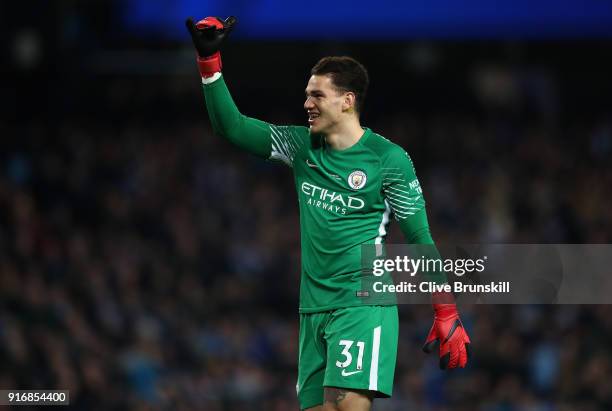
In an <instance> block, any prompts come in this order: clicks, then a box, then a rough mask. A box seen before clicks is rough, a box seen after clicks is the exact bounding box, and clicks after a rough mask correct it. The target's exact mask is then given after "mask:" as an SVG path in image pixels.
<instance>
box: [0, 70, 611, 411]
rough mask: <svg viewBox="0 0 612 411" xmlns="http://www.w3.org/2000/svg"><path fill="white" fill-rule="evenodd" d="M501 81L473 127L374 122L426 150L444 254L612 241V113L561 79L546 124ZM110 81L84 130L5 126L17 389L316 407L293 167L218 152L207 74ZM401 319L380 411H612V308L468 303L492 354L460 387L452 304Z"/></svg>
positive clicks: (2, 272) (238, 410)
mask: <svg viewBox="0 0 612 411" xmlns="http://www.w3.org/2000/svg"><path fill="white" fill-rule="evenodd" d="M479 78H480V82H479V83H478V84H476V85H475V93H476V94H475V97H474V99H475V100H479V101H480V104H481V106H478V105H477V107H481V109H478V108H477V109H476V110H475V111H473V112H466V111H456V112H454V111H450V110H439V111H429V112H427V113H422V112H419V111H418V110H411V109H410V108H409V107H408V108H407V107H403V106H402V105H401V104H398V105H391V104H389V106H387V107H385V109H381V108H380V107H379V108H374V109H373V112H374V115H371V116H370V117H369V118H368V117H367V116H366V119H369V122H368V121H366V123H365V125H366V126H369V127H371V128H372V129H374V130H375V131H377V132H379V133H381V134H383V135H385V136H386V137H388V138H390V139H391V140H393V141H395V142H397V143H399V144H400V145H402V146H403V147H404V148H406V150H407V151H408V152H409V153H410V154H411V156H412V159H413V161H414V163H415V166H416V170H417V175H418V176H419V179H420V180H421V185H422V186H423V189H424V195H425V198H426V200H427V203H428V214H429V218H430V224H431V229H432V234H433V237H434V239H435V240H436V241H438V242H445V243H452V242H465V243H469V242H471V243H478V242H499V243H504V242H506V243H609V242H610V241H612V207H610V204H612V192H611V191H610V187H612V162H610V159H611V158H612V118H610V117H606V116H605V115H604V114H605V113H604V114H602V113H596V114H597V115H594V116H591V117H589V118H583V117H571V116H568V117H561V116H560V115H559V114H558V113H557V112H556V109H555V108H554V104H552V103H551V102H553V103H554V101H555V100H554V99H555V97H554V95H553V94H554V93H552V94H551V92H550V90H548V89H547V88H546V87H543V86H542V84H544V86H545V85H546V83H545V82H544V83H542V82H541V81H540V82H537V81H536V82H535V83H529V84H531V85H528V86H526V87H527V89H526V90H528V91H529V90H530V91H533V93H531V94H529V93H527V94H526V96H527V97H525V98H527V101H530V102H533V104H534V105H535V107H536V112H537V113H536V114H537V115H536V116H532V117H530V116H529V115H526V114H525V113H523V112H521V111H520V110H517V108H516V107H517V106H520V105H518V103H517V101H524V100H521V99H520V98H519V99H518V100H517V99H514V100H513V97H512V96H514V94H513V92H512V91H511V90H510V91H509V87H508V86H507V85H505V83H504V76H503V73H502V74H500V73H499V72H490V71H487V72H485V73H481V75H480V77H479ZM96 82H98V84H97V85H96V86H91V85H89V86H88V87H92V89H91V90H89V89H86V90H87V93H89V94H90V95H91V96H92V98H91V99H89V100H86V101H87V106H88V107H87V108H83V107H75V105H79V104H82V101H85V100H82V101H81V103H79V102H76V103H75V102H74V101H70V99H69V98H66V99H62V100H61V101H58V102H57V103H58V104H60V105H64V106H65V107H67V109H66V110H72V109H74V112H75V113H76V112H78V113H79V114H78V115H70V116H66V117H65V118H53V119H52V120H54V121H53V122H51V123H50V116H47V117H45V116H41V115H38V116H33V118H30V119H29V120H28V121H23V122H11V121H8V120H7V121H4V122H3V123H2V124H0V128H1V129H2V134H3V135H4V136H9V137H8V138H6V139H4V141H3V142H2V143H1V144H2V147H3V148H2V150H1V152H0V159H1V161H0V364H1V366H0V389H69V390H70V401H71V405H72V406H71V408H73V409H79V410H178V411H188V410H206V411H250V410H253V411H255V410H271V411H285V410H296V409H298V406H297V401H296V398H295V390H294V388H295V381H296V375H297V374H296V367H297V364H296V363H297V342H298V340H297V328H298V323H297V321H298V314H297V296H298V287H299V265H300V256H299V221H298V209H297V202H296V194H295V192H294V187H293V180H292V176H291V172H290V170H289V169H286V168H284V167H282V166H278V165H273V164H269V163H267V162H265V161H261V160H258V159H256V158H254V157H252V156H250V155H248V154H245V153H241V152H239V151H238V150H237V149H236V148H235V147H232V146H231V145H230V144H229V143H228V142H225V141H223V140H221V139H220V138H219V137H216V136H213V135H212V133H211V131H210V128H209V122H208V119H207V117H206V112H205V108H204V103H203V98H202V96H201V91H200V90H199V85H198V81H197V80H196V79H194V78H193V77H190V78H189V79H187V80H186V79H165V80H164V81H163V82H162V81H151V79H146V81H144V80H140V82H138V81H132V80H125V79H118V78H112V77H110V78H102V79H96ZM533 84H536V86H535V87H533V86H532V85H533ZM67 87H68V86H67ZM301 87H302V85H300V86H299V88H298V90H301ZM230 88H232V83H231V81H230ZM510 89H512V87H510ZM233 90H234V91H235V93H234V94H235V97H236V100H237V101H238V103H239V106H241V107H242V105H241V102H243V101H247V100H248V101H250V103H249V102H247V103H246V106H249V104H251V106H253V105H254V104H257V103H259V101H258V100H257V98H256V97H251V98H250V100H249V95H248V93H247V92H246V91H240V88H239V87H237V86H234V88H233ZM491 90H492V91H491ZM547 90H548V91H547ZM519 91H520V90H519ZM82 92H83V91H82ZM84 93H85V92H84ZM508 96H510V97H508ZM530 96H535V97H533V99H532V97H530ZM275 98H276V99H277V100H278V102H279V103H280V104H286V102H284V101H281V100H282V96H276V97H275ZM509 99H510V100H509ZM300 104H301V102H298V109H299V107H301V106H300ZM482 107H485V108H482ZM509 107H510V108H509ZM520 107H523V106H520ZM49 110H51V108H49ZM58 110H59V111H58ZM366 110H367V108H366ZM538 110H540V111H538ZM528 111H529V110H528ZM51 112H52V113H60V114H59V115H61V109H58V108H57V107H56V108H55V111H53V110H52V111H51ZM538 113H539V114H538ZM247 114H249V113H247ZM54 115H55V114H54ZM304 118H305V117H304ZM264 119H265V120H268V121H272V122H277V123H283V122H287V121H289V122H292V123H294V124H295V123H298V124H299V123H300V122H302V123H303V122H304V121H303V120H304V119H302V118H298V117H296V118H291V117H290V116H288V115H287V114H286V110H283V109H281V108H279V109H278V113H277V114H275V111H274V108H271V109H270V112H269V113H268V115H267V116H266V117H265V118H264ZM390 241H395V242H402V238H401V236H400V235H399V231H398V230H397V228H395V229H394V230H393V231H392V234H391V238H390ZM400 319H401V332H400V345H399V350H398V367H397V370H396V378H395V391H394V396H393V397H392V398H391V399H387V400H377V401H376V403H375V407H374V409H375V410H376V411H399V410H419V411H444V410H453V411H468V410H470V411H473V410H479V411H603V410H610V409H612V382H610V379H609V378H608V377H609V375H610V373H612V351H611V349H610V347H612V310H611V309H610V308H609V306H554V305H550V306H488V305H483V306H472V307H466V308H465V309H464V310H463V319H464V322H465V323H466V326H467V328H468V329H469V331H470V335H471V337H472V341H473V352H474V357H473V359H472V362H471V363H470V366H469V368H468V369H466V370H460V371H454V372H448V373H446V372H440V371H439V370H438V368H437V367H438V360H437V358H435V357H434V356H430V357H428V356H426V355H424V354H422V353H421V348H420V347H421V344H422V343H423V339H424V338H425V336H426V335H427V332H428V330H429V326H430V325H431V320H432V313H431V308H430V307H427V306H402V307H401V311H400Z"/></svg>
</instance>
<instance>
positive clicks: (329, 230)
mask: <svg viewBox="0 0 612 411" xmlns="http://www.w3.org/2000/svg"><path fill="white" fill-rule="evenodd" d="M204 94H205V97H206V104H207V108H208V113H209V115H210V119H211V122H212V125H213V128H214V130H215V132H216V133H218V134H220V135H221V136H223V137H225V138H227V139H229V140H230V141H232V142H233V143H234V144H236V145H238V146H239V147H241V148H243V149H245V150H247V151H249V152H251V153H253V154H256V155H258V156H260V157H264V158H268V159H271V160H275V161H280V162H282V163H284V164H286V165H287V166H289V167H291V168H292V169H293V174H294V181H295V187H296V191H297V201H298V204H299V210H300V229H301V248H302V267H301V284H300V312H302V313H307V312H320V311H327V310H333V309H336V308H341V307H351V306H359V305H363V303H364V300H363V296H362V295H361V292H362V282H361V279H362V276H361V264H362V261H361V246H362V245H364V244H384V242H385V238H386V235H387V227H388V224H389V222H390V216H391V215H394V216H395V219H396V220H397V221H398V222H399V224H400V228H401V230H402V232H403V234H404V236H405V238H406V241H407V242H408V243H418V244H420V243H422V244H432V243H433V241H432V239H431V235H430V233H429V226H428V223H427V215H426V212H425V200H424V199H423V194H422V191H421V187H420V184H419V181H418V179H417V177H416V174H415V170H414V167H413V164H412V161H411V160H410V157H409V156H408V154H407V153H406V152H405V151H404V149H403V148H401V147H400V146H398V145H396V144H394V143H392V142H391V141H389V140H387V139H386V138H384V137H382V136H380V135H378V134H376V133H374V132H372V131H371V130H370V129H367V128H365V129H364V132H363V135H362V136H361V138H360V140H359V141H358V142H357V143H356V144H355V145H353V146H352V147H350V148H347V149H345V150H334V149H332V148H331V147H329V146H328V145H326V144H325V140H324V139H323V138H322V137H320V136H311V135H310V131H309V129H308V128H306V127H299V126H277V125H273V124H270V123H266V122H263V121H260V120H256V119H252V118H249V117H246V116H244V115H242V114H240V112H239V111H238V109H237V108H236V105H235V104H234V102H233V100H232V98H231V96H230V93H229V91H228V89H227V86H226V85H225V81H224V79H223V77H221V78H220V79H218V80H216V81H215V82H213V83H212V84H208V85H205V86H204ZM292 228H293V227H289V228H288V229H292ZM433 248H434V249H435V247H433ZM373 303H376V304H395V300H394V299H390V300H389V301H388V302H386V303H385V302H381V301H376V302H373Z"/></svg>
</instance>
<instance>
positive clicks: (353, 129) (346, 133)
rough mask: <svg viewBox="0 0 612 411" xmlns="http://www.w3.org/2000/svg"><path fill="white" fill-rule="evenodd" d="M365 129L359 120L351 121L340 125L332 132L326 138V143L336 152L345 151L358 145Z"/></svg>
mask: <svg viewBox="0 0 612 411" xmlns="http://www.w3.org/2000/svg"><path fill="white" fill-rule="evenodd" d="M362 135H363V129H362V128H361V124H359V119H358V118H356V117H355V118H354V119H351V120H350V121H346V122H343V123H342V124H339V125H338V127H336V128H335V129H334V130H333V131H332V132H330V133H328V134H327V135H326V136H325V142H326V143H327V144H328V145H329V146H330V147H331V148H333V149H334V150H344V149H347V148H349V147H352V146H353V145H355V144H357V142H358V141H359V139H360V138H361V136H362Z"/></svg>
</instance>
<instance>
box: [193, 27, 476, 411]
mask: <svg viewBox="0 0 612 411" xmlns="http://www.w3.org/2000/svg"><path fill="white" fill-rule="evenodd" d="M235 24H236V19H235V18H234V17H229V18H227V19H226V20H221V19H218V18H215V17H207V18H205V19H203V20H201V21H199V22H197V23H195V24H194V22H193V21H192V20H191V19H188V20H187V28H188V30H189V32H190V34H191V36H192V39H193V43H194V45H195V47H196V49H197V54H198V57H197V64H198V68H199V71H200V74H201V77H202V83H203V88H204V96H205V99H206V106H207V109H208V114H209V116H210V120H211V123H212V126H213V129H214V131H215V133H217V134H219V135H221V136H222V137H224V138H226V139H228V140H230V141H231V142H232V143H234V144H235V145H237V146H238V147H240V148H242V149H244V150H246V151H248V152H250V153H253V154H255V155H256V156H259V157H261V158H264V159H271V160H276V161H279V162H282V163H284V164H285V165H287V166H289V167H290V168H292V169H293V173H294V177H295V185H296V191H297V196H298V203H299V211H300V228H301V249H302V267H301V284H300V307H299V313H300V335H299V363H298V380H297V386H296V389H297V394H298V400H299V404H300V408H301V409H302V410H314V411H321V410H351V411H366V410H369V409H370V408H371V405H372V401H373V399H374V398H376V397H388V396H390V395H391V392H392V388H393V374H394V371H395V360H396V353H397V339H398V314H397V305H396V304H395V303H389V304H388V305H367V304H364V302H363V300H362V299H360V298H359V295H360V290H361V246H362V245H364V244H383V243H384V241H385V237H386V234H387V226H388V224H389V221H390V216H391V215H393V216H394V217H395V219H396V220H397V221H398V223H399V226H400V228H401V231H402V232H403V234H404V236H405V239H406V242H407V243H411V244H433V240H432V238H431V235H430V232H429V226H428V222H427V215H426V212H425V201H424V199H423V195H422V191H421V188H420V186H419V181H418V179H417V178H416V175H415V170H414V167H413V165H412V161H411V160H410V157H409V156H408V154H407V153H406V152H405V151H404V150H403V149H402V148H401V147H399V146H398V145H396V144H394V143H392V142H391V141H389V140H387V139H386V138H384V137H382V136H380V135H378V134H376V133H374V132H373V131H372V130H370V129H368V128H365V127H362V126H361V124H360V120H359V115H360V113H361V111H362V108H363V102H364V99H365V95H366V91H367V87H368V83H369V80H368V74H367V71H366V70H365V68H364V67H363V66H362V65H361V64H360V63H359V62H357V61H356V60H354V59H352V58H350V57H325V58H323V59H321V60H319V62H318V63H317V64H316V65H315V66H314V67H313V68H312V70H311V77H310V79H309V81H308V84H307V86H306V101H305V102H304V109H305V110H306V112H307V114H308V127H301V126H277V125H274V124H270V123H267V122H264V121H261V120H256V119H253V118H249V117H246V116H244V115H243V114H241V113H240V112H239V111H238V108H237V107H236V105H235V104H234V102H233V100H232V97H231V95H230V93H229V91H228V88H227V86H226V84H225V80H224V78H223V75H222V74H221V69H222V65H221V55H220V52H219V49H220V47H221V45H222V43H223V42H224V41H225V40H226V38H227V37H228V35H229V33H230V32H231V30H232V28H233V27H234V25H235ZM433 303H434V304H433V306H434V307H433V308H434V314H435V315H434V323H433V326H432V328H431V331H430V333H429V336H428V337H427V339H426V343H425V346H424V349H425V350H426V351H428V352H429V351H431V350H433V348H434V346H435V344H436V342H438V341H439V343H440V366H441V368H455V367H464V366H465V365H466V363H467V351H468V350H467V348H468V344H469V342H470V340H469V338H468V336H467V334H466V332H465V329H464V328H463V325H462V323H461V321H460V319H459V315H458V313H457V309H456V307H455V304H454V303H452V301H448V300H447V301H441V300H440V301H436V297H434V301H433Z"/></svg>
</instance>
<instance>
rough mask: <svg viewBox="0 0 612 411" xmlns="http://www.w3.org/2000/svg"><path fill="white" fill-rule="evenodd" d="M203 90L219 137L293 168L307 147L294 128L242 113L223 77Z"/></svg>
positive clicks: (214, 128) (205, 85)
mask: <svg viewBox="0 0 612 411" xmlns="http://www.w3.org/2000/svg"><path fill="white" fill-rule="evenodd" d="M203 87H204V97H205V99H206V107H207V109H208V115H209V117H210V121H211V123H212V127H213V130H214V132H215V133H216V134H218V135H220V136H222V137H224V138H226V139H228V140H229V141H231V142H232V143H233V144H235V145H237V146H238V147H240V148H242V149H244V150H246V151H248V152H250V153H252V154H255V155H257V156H259V157H262V158H265V159H271V160H278V161H281V162H283V163H285V164H286V165H288V166H292V164H293V159H294V157H295V155H296V153H297V152H298V151H299V149H300V148H301V147H302V145H303V144H304V143H303V141H302V140H301V139H300V138H299V136H298V133H297V132H296V130H295V127H292V126H276V125H273V124H270V123H266V122H265V121H261V120H257V119H254V118H250V117H247V116H245V115H243V114H241V113H240V111H239V110H238V107H236V104H235V103H234V100H233V99H232V96H231V94H230V92H229V90H228V88H227V85H226V84H225V81H224V79H223V76H221V77H220V78H219V79H217V80H215V81H214V82H212V83H210V84H204V85H203Z"/></svg>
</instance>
